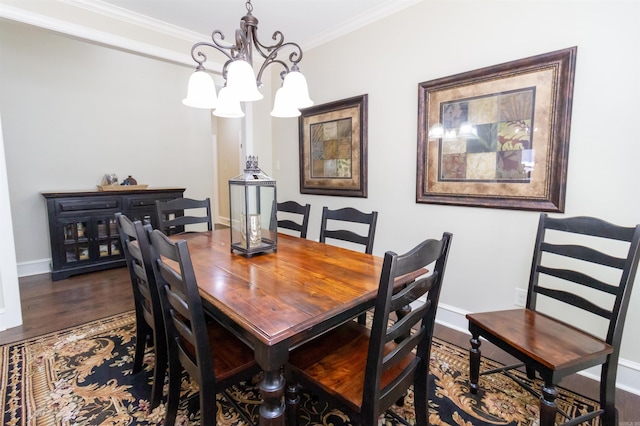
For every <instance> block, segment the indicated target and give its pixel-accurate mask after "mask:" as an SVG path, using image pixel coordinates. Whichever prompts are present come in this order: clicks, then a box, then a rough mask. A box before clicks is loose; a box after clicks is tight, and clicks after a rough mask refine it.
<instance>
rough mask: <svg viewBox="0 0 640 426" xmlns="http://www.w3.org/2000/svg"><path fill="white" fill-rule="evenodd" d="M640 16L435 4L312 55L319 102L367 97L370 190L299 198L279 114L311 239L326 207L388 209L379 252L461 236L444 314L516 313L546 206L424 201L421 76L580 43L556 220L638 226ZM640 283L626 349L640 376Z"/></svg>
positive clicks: (581, 6)
mask: <svg viewBox="0 0 640 426" xmlns="http://www.w3.org/2000/svg"><path fill="white" fill-rule="evenodd" d="M639 17H640V3H639V2H630V1H593V2H584V1H572V2H568V1H555V2H548V1H536V2H532V1H517V2H507V1H424V2H420V3H419V4H417V5H415V6H413V7H410V8H408V9H406V10H404V11H402V12H400V13H397V14H395V15H392V16H390V17H387V18H385V19H383V20H381V21H379V22H376V23H374V24H371V25H368V26H366V27H364V28H362V29H360V30H357V31H355V32H352V33H351V34H348V35H346V36H344V37H341V38H340V39H338V40H335V41H333V42H330V43H327V44H325V45H322V46H319V47H317V48H314V49H311V50H308V51H305V56H304V60H303V61H302V62H301V64H300V68H301V70H302V72H304V73H305V75H306V77H307V79H308V81H309V87H310V91H311V97H312V98H313V99H314V100H315V101H316V104H322V103H325V102H330V101H335V100H339V99H344V98H348V97H351V96H356V95H361V94H364V93H368V94H369V133H368V134H369V138H368V141H369V197H368V198H367V199H359V198H342V197H326V196H302V195H301V194H300V193H299V185H298V175H299V170H298V134H297V132H298V127H297V123H291V122H288V121H274V135H273V145H274V153H273V158H274V161H275V162H277V161H279V162H280V164H281V165H282V167H281V169H280V170H276V171H275V175H274V176H275V178H276V179H277V181H278V196H279V197H280V198H281V199H288V198H290V199H298V200H302V201H306V202H309V203H311V205H312V213H311V220H310V225H309V229H310V232H309V238H317V237H318V229H319V222H320V215H321V210H322V206H325V205H326V206H331V207H333V208H336V207H340V206H347V205H350V206H354V207H356V208H360V209H362V210H369V211H370V210H374V209H375V210H378V211H379V217H378V227H377V232H376V242H375V247H374V253H375V254H378V255H382V254H383V253H384V252H385V251H386V250H393V251H396V252H398V253H400V252H403V251H405V250H408V249H409V248H411V247H413V246H414V245H415V244H417V243H418V242H419V241H421V240H423V239H425V238H429V237H433V236H436V237H437V236H440V235H441V234H442V232H443V231H450V232H452V233H453V234H454V237H453V243H452V249H451V255H450V259H449V266H448V271H447V277H446V279H445V283H444V287H443V291H442V296H441V299H440V301H441V306H440V308H439V311H438V315H439V316H440V315H441V314H442V315H449V316H450V317H451V318H453V320H454V321H457V320H461V321H460V325H461V327H464V328H466V323H465V321H464V315H463V314H464V313H465V312H469V311H472V312H474V311H483V310H492V309H509V308H513V307H514V305H513V302H514V299H515V289H516V288H518V287H519V288H526V285H527V280H528V276H529V267H530V262H531V255H532V248H533V243H534V237H535V230H536V226H537V221H538V215H539V213H538V212H527V211H518V210H499V209H489V208H476V207H454V206H443V205H435V204H416V203H415V191H416V149H417V116H418V110H417V107H418V84H419V83H420V82H424V81H428V80H432V79H436V78H441V77H446V76H450V75H454V74H457V73H462V72H466V71H471V70H474V69H478V68H482V67H486V66H491V65H495V64H500V63H503V62H509V61H513V60H517V59H521V58H525V57H529V56H534V55H537V54H541V53H546V52H550V51H554V50H558V49H563V48H567V47H571V46H578V54H577V70H576V77H575V92H574V101H573V117H572V125H571V142H570V153H569V171H568V185H567V198H566V210H565V214H564V215H557V216H575V215H592V216H600V217H602V218H604V219H606V220H609V221H611V222H614V223H620V224H627V225H633V224H636V223H640V195H639V191H638V177H639V174H638V170H639V168H638V165H637V161H638V158H640V143H638V136H637V135H636V134H635V132H634V129H635V127H636V122H637V120H638V117H640V103H638V102H636V99H637V98H638V97H639V96H640V77H639V76H640V73H639V71H638V70H639V69H640V57H639V56H638V54H637V53H638V52H640V25H638V23H639V21H638V19H639ZM637 281H638V279H637V280H636V288H635V292H634V294H633V295H632V301H631V305H630V308H629V315H628V317H627V322H626V324H627V325H626V329H625V334H624V340H623V346H622V357H623V358H625V359H626V361H624V365H626V366H628V367H629V368H630V369H632V370H634V371H635V372H636V374H638V373H640V368H639V367H640V340H638V339H637V338H636V337H635V336H638V335H640V288H638V287H640V283H638V282H637ZM636 377H640V376H636ZM638 383H640V381H639V380H637V379H636V381H635V382H634V387H635V388H636V391H637V392H640V389H639V388H638Z"/></svg>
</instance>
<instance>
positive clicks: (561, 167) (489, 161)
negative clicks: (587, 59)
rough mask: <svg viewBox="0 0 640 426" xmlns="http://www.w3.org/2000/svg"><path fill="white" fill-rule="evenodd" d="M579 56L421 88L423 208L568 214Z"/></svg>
mask: <svg viewBox="0 0 640 426" xmlns="http://www.w3.org/2000/svg"><path fill="white" fill-rule="evenodd" d="M576 53H577V48H576V47H571V48H568V49H563V50H558V51H555V52H550V53H545V54H542V55H538V56H534V57H529V58H525V59H520V60H517V61H513V62H508V63H504V64H500V65H496V66H491V67H487V68H482V69H478V70H474V71H470V72H465V73H462V74H457V75H454V76H450V77H445V78H440V79H437V80H431V81H426V82H423V83H420V84H419V85H418V97H419V101H418V151H417V157H418V158H417V159H418V164H417V176H416V202H417V203H435V204H453V205H462V206H479V207H494V208H507V209H521V210H537V211H549V212H563V211H564V200H565V192H566V176H567V163H568V156H569V131H570V127H571V107H572V100H573V82H574V74H575V63H576Z"/></svg>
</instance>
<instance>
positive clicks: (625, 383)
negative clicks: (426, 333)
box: [436, 303, 640, 395]
mask: <svg viewBox="0 0 640 426" xmlns="http://www.w3.org/2000/svg"><path fill="white" fill-rule="evenodd" d="M467 313H468V312H466V311H463V310H462V309H459V308H456V307H455V306H450V305H446V304H442V303H441V304H439V305H438V312H437V313H436V322H437V323H438V324H441V325H444V326H445V327H449V328H452V329H454V330H456V331H460V332H462V333H465V334H469V330H468V325H469V322H468V321H467V319H466V318H465V315H466V314H467ZM469 335H470V334H469ZM578 374H581V375H583V376H585V377H588V378H590V379H593V380H596V381H599V380H600V368H599V367H593V368H589V369H587V370H583V371H581V372H579V373H578ZM616 387H617V388H618V389H622V390H624V391H627V392H630V393H633V394H635V395H640V364H638V363H636V362H633V361H629V360H628V359H622V358H621V359H620V361H619V362H618V376H617V380H616Z"/></svg>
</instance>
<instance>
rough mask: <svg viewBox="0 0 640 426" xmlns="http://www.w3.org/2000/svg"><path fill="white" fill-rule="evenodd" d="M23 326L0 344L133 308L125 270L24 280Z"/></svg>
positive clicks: (623, 409)
mask: <svg viewBox="0 0 640 426" xmlns="http://www.w3.org/2000/svg"><path fill="white" fill-rule="evenodd" d="M19 281H20V299H21V303H22V319H23V325H21V326H19V327H14V328H11V329H9V330H6V331H3V332H0V344H6V343H10V342H15V341H18V340H23V339H27V338H31V337H36V336H39V335H42V334H45V333H49V332H52V331H56V330H62V329H65V328H68V327H73V326H76V325H79V324H82V323H85V322H89V321H93V320H96V319H100V318H105V317H108V316H110V315H113V314H117V313H121V312H126V311H129V310H132V309H133V297H132V295H131V282H130V280H129V274H128V272H127V269H126V268H119V269H111V270H107V271H101V272H94V273H90V274H83V275H77V276H73V277H71V278H68V279H66V280H60V281H55V282H53V281H51V278H50V275H49V274H43V275H34V276H30V277H23V278H20V280H19ZM435 336H436V337H438V338H441V339H443V340H446V341H448V342H451V343H453V344H456V345H458V346H461V347H463V348H467V347H469V336H468V335H467V334H464V333H460V332H458V331H455V330H452V329H449V328H447V327H443V326H441V325H438V324H436V330H435ZM482 354H483V356H487V357H489V358H492V359H494V360H496V361H500V362H503V363H509V362H513V361H514V360H513V358H510V357H509V356H508V355H506V354H505V353H504V352H502V351H500V350H498V349H496V348H495V347H493V346H492V345H491V344H490V343H488V342H484V343H483V345H482ZM562 386H563V387H565V388H568V389H571V390H574V391H576V392H578V393H580V394H582V395H585V396H587V397H590V398H593V399H598V384H597V382H595V381H593V380H590V379H587V378H585V377H583V376H580V375H574V376H572V377H570V378H567V379H565V380H564V381H563V382H562ZM616 405H617V406H618V410H619V413H620V423H621V426H638V425H640V396H638V395H634V394H631V393H629V392H625V391H621V390H618V392H617V394H616Z"/></svg>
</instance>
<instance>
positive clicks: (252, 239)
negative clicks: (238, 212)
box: [240, 214, 262, 248]
mask: <svg viewBox="0 0 640 426" xmlns="http://www.w3.org/2000/svg"><path fill="white" fill-rule="evenodd" d="M240 228H241V234H242V245H243V246H244V247H246V248H256V247H260V245H261V244H262V228H261V226H260V215H259V214H250V215H249V232H247V217H246V215H245V214H243V215H242V223H241V225H240ZM247 237H248V238H249V246H248V247H247Z"/></svg>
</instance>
